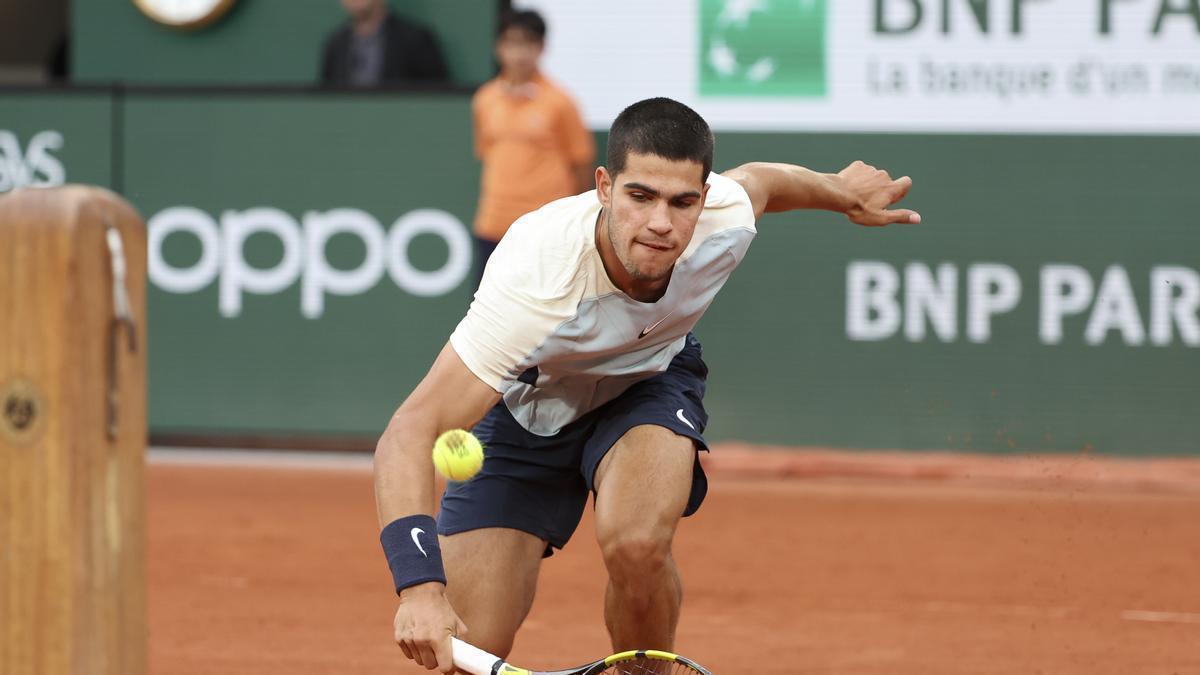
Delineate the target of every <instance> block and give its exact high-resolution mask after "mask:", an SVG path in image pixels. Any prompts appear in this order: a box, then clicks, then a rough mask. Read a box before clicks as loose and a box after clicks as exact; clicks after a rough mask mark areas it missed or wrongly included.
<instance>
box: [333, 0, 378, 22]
mask: <svg viewBox="0 0 1200 675" xmlns="http://www.w3.org/2000/svg"><path fill="white" fill-rule="evenodd" d="M342 9H344V10H346V13H347V14H349V15H350V20H351V21H365V20H369V19H371V18H374V17H375V16H378V15H379V14H382V13H384V12H386V11H387V0H342Z"/></svg>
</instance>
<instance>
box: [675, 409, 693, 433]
mask: <svg viewBox="0 0 1200 675" xmlns="http://www.w3.org/2000/svg"><path fill="white" fill-rule="evenodd" d="M675 416H676V417H678V418H679V421H680V422H683V423H684V424H686V425H688V426H689V427H691V428H692V431H695V430H696V425H694V424H692V423H691V422H689V421H688V418H686V417H684V416H683V408H680V409H679V410H676V411H675Z"/></svg>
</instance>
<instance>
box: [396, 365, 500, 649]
mask: <svg viewBox="0 0 1200 675" xmlns="http://www.w3.org/2000/svg"><path fill="white" fill-rule="evenodd" d="M499 399H500V394H498V393H497V392H496V391H495V390H494V389H492V388H491V387H490V386H489V385H487V384H485V383H484V382H483V381H482V380H480V379H479V378H478V377H477V376H476V375H475V374H474V373H472V372H471V370H470V369H469V368H467V366H466V364H464V363H463V361H462V359H461V358H459V356H458V353H457V352H455V350H454V348H453V347H452V346H451V345H450V343H446V346H445V347H443V348H442V351H441V353H440V354H438V357H437V359H436V360H435V361H434V363H433V367H432V368H430V370H429V372H428V373H427V374H426V375H425V377H424V379H422V380H421V383H420V384H418V385H417V388H416V389H414V390H413V392H412V393H411V394H409V396H408V398H407V399H406V400H405V401H404V403H403V404H402V405H401V406H400V408H399V409H398V410H397V411H396V413H395V414H394V415H392V419H391V421H390V422H389V423H388V426H387V429H386V430H385V431H384V432H383V436H382V437H380V439H379V443H378V444H377V445H376V448H375V504H376V510H377V512H378V516H379V524H380V527H385V526H387V525H388V524H389V523H391V522H392V521H394V520H396V519H398V518H404V517H407V516H413V515H432V514H433V511H434V496H435V495H434V491H435V484H434V477H433V459H432V457H431V450H432V448H433V443H434V441H435V440H436V438H437V436H438V434H440V433H442V432H443V431H447V430H449V429H460V428H461V429H469V428H470V427H472V426H474V424H475V423H476V422H478V421H479V420H480V419H482V418H483V416H484V415H485V414H487V411H488V410H490V409H491V407H492V406H494V405H495V404H496V402H497V401H498V400H499ZM430 535H434V533H430ZM444 591H445V587H444V586H443V585H442V584H441V583H439V582H426V583H421V584H416V585H413V586H409V587H407V588H404V589H402V590H401V591H400V609H399V611H398V612H397V614H396V620H395V638H396V642H397V643H399V644H400V647H401V649H403V651H404V654H405V656H408V657H409V658H412V659H414V660H416V661H417V662H418V663H420V664H422V665H424V666H426V667H429V668H435V667H436V668H439V669H441V670H442V671H444V672H449V670H450V669H451V668H452V663H451V658H450V642H449V640H448V638H449V636H450V635H454V634H458V633H459V632H460V631H461V629H462V625H461V622H459V621H458V617H457V616H455V615H454V612H453V610H452V609H451V608H450V606H449V603H448V602H446V599H445V596H444Z"/></svg>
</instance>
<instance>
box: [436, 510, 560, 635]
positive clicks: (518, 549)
mask: <svg viewBox="0 0 1200 675" xmlns="http://www.w3.org/2000/svg"><path fill="white" fill-rule="evenodd" d="M440 541H441V547H442V559H443V561H444V563H445V566H446V597H447V599H448V600H450V606H451V607H453V608H454V611H455V612H457V613H458V618H460V619H462V621H463V623H465V624H466V625H467V631H468V633H467V635H466V636H464V639H466V640H467V641H468V642H470V643H471V644H473V645H475V646H476V647H479V648H480V649H483V650H486V651H489V652H491V653H493V654H495V655H496V656H501V657H505V656H508V653H509V651H511V650H512V646H513V638H514V637H516V635H517V629H518V628H520V627H521V623H522V622H523V621H525V617H526V616H527V615H528V614H529V608H530V607H532V606H533V596H534V593H535V591H536V590H537V577H538V569H539V568H540V566H541V561H542V553H543V552H544V551H545V550H546V542H545V541H542V540H541V539H539V538H537V537H535V536H533V535H532V534H529V533H527V532H521V531H520V530H511V529H507V528H500V527H489V528H484V529H479V530H469V531H467V532H460V533H458V534H452V535H450V536H442V537H440Z"/></svg>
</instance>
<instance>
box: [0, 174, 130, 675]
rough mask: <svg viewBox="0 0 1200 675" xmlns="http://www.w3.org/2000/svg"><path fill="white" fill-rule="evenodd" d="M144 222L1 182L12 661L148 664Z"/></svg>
mask: <svg viewBox="0 0 1200 675" xmlns="http://www.w3.org/2000/svg"><path fill="white" fill-rule="evenodd" d="M145 279H146V232H145V226H144V224H143V223H142V221H141V219H140V218H139V217H138V215H137V213H136V212H135V211H134V210H133V208H132V207H130V206H129V204H128V203H126V202H125V201H124V200H122V199H121V198H120V197H118V196H116V195H114V194H112V193H111V192H108V191H106V190H102V189H99V188H92V187H83V186H66V187H62V188H53V189H23V190H17V191H15V192H12V193H9V194H7V195H0V673H4V675H66V674H68V673H70V674H73V675H74V674H79V675H82V674H84V673H87V674H89V675H93V674H94V675H144V673H145V671H146V666H145V663H146V618H145V613H146V610H145V605H146V601H145V532H144V531H145V515H144V510H145V509H144V502H145V489H144V485H143V465H144V456H145V449H146V360H145V354H146V351H145V344H146V340H145V338H146V322H145V317H146V312H145V306H146V302H145V297H146V292H145Z"/></svg>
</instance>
